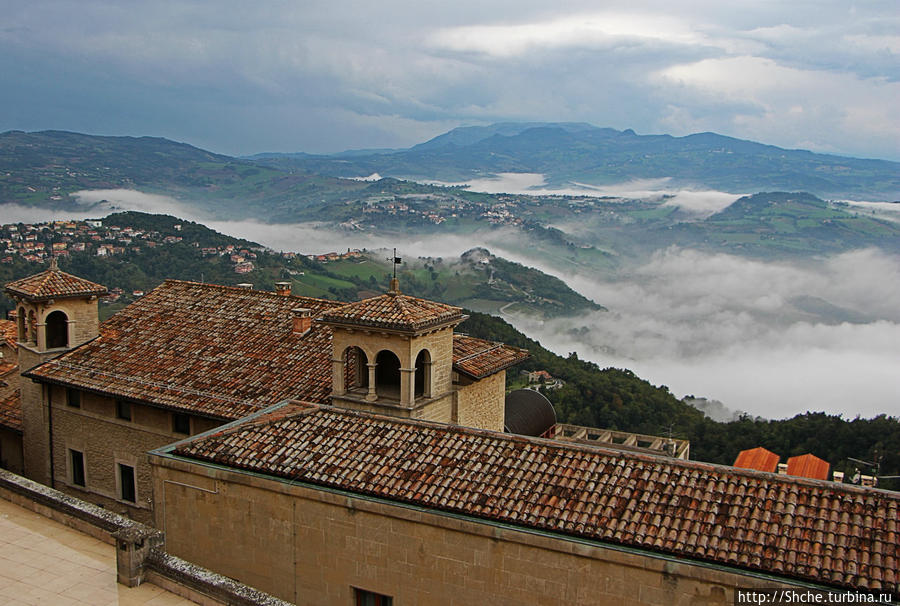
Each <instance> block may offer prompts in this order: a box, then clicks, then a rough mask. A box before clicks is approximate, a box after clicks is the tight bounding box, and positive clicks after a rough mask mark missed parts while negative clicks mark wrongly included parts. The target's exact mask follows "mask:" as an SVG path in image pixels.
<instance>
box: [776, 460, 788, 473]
mask: <svg viewBox="0 0 900 606" xmlns="http://www.w3.org/2000/svg"><path fill="white" fill-rule="evenodd" d="M787 467H788V466H787V463H779V464H778V473H779V474H780V475H785V474H787Z"/></svg>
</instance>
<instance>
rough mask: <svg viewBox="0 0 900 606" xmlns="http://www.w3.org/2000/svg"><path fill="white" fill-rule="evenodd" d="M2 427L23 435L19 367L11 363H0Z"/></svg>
mask: <svg viewBox="0 0 900 606" xmlns="http://www.w3.org/2000/svg"><path fill="white" fill-rule="evenodd" d="M0 427H5V428H6V429H11V430H13V431H16V432H18V433H22V403H21V400H20V398H19V366H18V365H17V364H12V363H9V362H5V363H0Z"/></svg>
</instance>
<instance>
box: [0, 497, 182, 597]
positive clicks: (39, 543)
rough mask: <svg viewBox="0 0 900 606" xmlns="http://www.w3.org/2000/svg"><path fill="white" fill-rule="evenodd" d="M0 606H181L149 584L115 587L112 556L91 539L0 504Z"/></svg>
mask: <svg viewBox="0 0 900 606" xmlns="http://www.w3.org/2000/svg"><path fill="white" fill-rule="evenodd" d="M0 604H10V605H12V604H15V605H17V606H18V605H30V604H41V605H42V606H43V605H47V606H57V605H64V606H88V605H89V606H181V605H184V604H193V602H191V601H189V600H186V599H184V598H182V597H179V596H177V595H175V594H172V593H169V592H168V591H166V590H164V589H161V588H160V587H157V586H156V585H152V584H150V583H144V584H142V585H140V586H139V587H125V586H124V585H119V584H118V583H116V552H115V547H114V546H113V545H107V544H106V543H103V542H102V541H99V540H97V539H95V538H93V537H90V536H88V535H85V534H82V533H80V532H78V531H77V530H73V529H71V528H69V527H67V526H63V525H62V524H59V523H58V522H54V521H53V520H51V519H49V518H45V517H44V516H41V515H38V514H36V513H34V512H31V511H28V510H27V509H23V508H21V507H19V506H18V505H14V504H12V503H10V502H9V501H5V500H3V499H0Z"/></svg>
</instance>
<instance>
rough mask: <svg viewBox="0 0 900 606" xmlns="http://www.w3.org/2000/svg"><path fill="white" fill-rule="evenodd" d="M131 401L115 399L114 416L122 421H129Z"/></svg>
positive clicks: (130, 417)
mask: <svg viewBox="0 0 900 606" xmlns="http://www.w3.org/2000/svg"><path fill="white" fill-rule="evenodd" d="M131 412H132V411H131V402H128V401H126V400H116V418H117V419H121V420H123V421H131V419H132V414H131Z"/></svg>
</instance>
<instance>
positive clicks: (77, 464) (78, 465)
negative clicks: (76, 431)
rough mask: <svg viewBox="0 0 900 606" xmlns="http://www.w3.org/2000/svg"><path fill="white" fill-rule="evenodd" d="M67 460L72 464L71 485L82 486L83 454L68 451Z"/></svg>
mask: <svg viewBox="0 0 900 606" xmlns="http://www.w3.org/2000/svg"><path fill="white" fill-rule="evenodd" d="M69 459H70V460H71V462H72V484H75V485H76V486H84V453H83V452H79V451H77V450H70V451H69Z"/></svg>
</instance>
